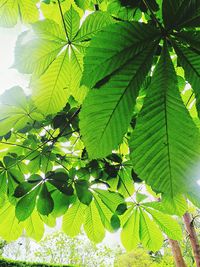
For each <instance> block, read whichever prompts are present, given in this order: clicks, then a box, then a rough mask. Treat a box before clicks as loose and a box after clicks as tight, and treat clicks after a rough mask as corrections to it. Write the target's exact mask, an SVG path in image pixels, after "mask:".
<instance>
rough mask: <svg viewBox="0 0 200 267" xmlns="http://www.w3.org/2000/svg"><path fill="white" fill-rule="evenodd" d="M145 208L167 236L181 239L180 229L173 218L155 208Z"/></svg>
mask: <svg viewBox="0 0 200 267" xmlns="http://www.w3.org/2000/svg"><path fill="white" fill-rule="evenodd" d="M145 210H146V211H147V212H148V213H150V214H151V215H152V217H153V219H154V221H155V222H156V223H157V225H158V226H159V227H160V229H161V230H162V231H163V232H164V233H165V234H166V235H167V236H168V237H169V238H171V239H173V240H182V229H181V227H180V225H179V224H178V222H177V221H176V220H175V219H173V218H172V217H171V216H169V215H167V214H164V213H162V212H159V211H157V210H153V209H148V208H145Z"/></svg>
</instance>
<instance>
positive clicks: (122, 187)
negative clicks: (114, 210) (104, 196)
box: [117, 166, 134, 198]
mask: <svg viewBox="0 0 200 267" xmlns="http://www.w3.org/2000/svg"><path fill="white" fill-rule="evenodd" d="M118 177H119V182H118V186H117V190H118V192H119V193H120V194H122V195H123V196H124V197H125V198H126V197H130V196H132V195H133V193H134V183H133V179H132V176H131V167H126V166H122V168H121V169H120V170H119V172H118Z"/></svg>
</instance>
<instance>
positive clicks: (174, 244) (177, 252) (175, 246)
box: [168, 238, 187, 267]
mask: <svg viewBox="0 0 200 267" xmlns="http://www.w3.org/2000/svg"><path fill="white" fill-rule="evenodd" d="M168 240H169V244H170V246H171V248H172V253H173V256H174V261H175V264H176V267H187V265H186V263H185V261H184V259H183V256H182V253H181V249H180V246H179V243H178V241H176V240H172V239H170V238H168Z"/></svg>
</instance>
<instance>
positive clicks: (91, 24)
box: [75, 11, 114, 42]
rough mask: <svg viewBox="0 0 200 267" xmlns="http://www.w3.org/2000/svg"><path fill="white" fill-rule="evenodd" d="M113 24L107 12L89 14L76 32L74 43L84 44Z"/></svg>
mask: <svg viewBox="0 0 200 267" xmlns="http://www.w3.org/2000/svg"><path fill="white" fill-rule="evenodd" d="M111 23H114V20H113V19H112V17H111V16H110V14H109V13H108V12H103V11H97V12H94V13H92V14H90V15H89V16H88V17H87V18H86V19H85V20H84V22H83V24H82V27H81V28H80V29H79V31H78V32H77V35H76V37H75V41H76V42H77V41H79V42H84V41H87V40H89V39H90V38H92V37H93V36H94V35H95V34H96V33H97V32H98V31H100V30H102V28H104V27H105V26H108V25H109V24H111Z"/></svg>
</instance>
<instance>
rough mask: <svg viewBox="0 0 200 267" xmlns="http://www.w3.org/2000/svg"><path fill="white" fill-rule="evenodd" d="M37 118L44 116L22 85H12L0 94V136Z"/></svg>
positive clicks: (18, 128)
mask: <svg viewBox="0 0 200 267" xmlns="http://www.w3.org/2000/svg"><path fill="white" fill-rule="evenodd" d="M35 119H36V120H41V119H43V116H42V115H41V114H40V113H39V112H38V110H37V109H36V108H35V107H34V105H33V103H31V100H30V99H29V97H27V96H26V95H25V93H24V91H23V90H22V88H21V87H18V86H16V87H12V88H11V89H9V90H6V91H5V92H4V93H3V94H2V95H1V96H0V136H2V135H5V134H7V133H8V132H9V131H10V130H11V129H14V130H20V129H22V128H23V127H25V126H26V125H27V123H33V122H34V120H35Z"/></svg>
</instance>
